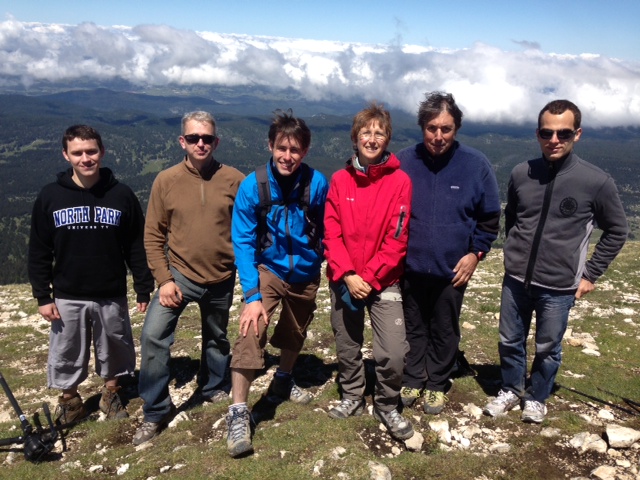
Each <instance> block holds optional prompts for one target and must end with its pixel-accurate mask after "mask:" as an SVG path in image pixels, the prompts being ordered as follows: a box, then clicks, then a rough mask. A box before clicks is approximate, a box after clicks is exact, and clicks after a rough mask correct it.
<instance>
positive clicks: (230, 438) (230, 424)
mask: <svg viewBox="0 0 640 480" xmlns="http://www.w3.org/2000/svg"><path fill="white" fill-rule="evenodd" d="M251 420H252V419H251V413H249V409H248V408H246V407H245V408H233V407H232V408H230V409H229V413H228V414H227V429H228V433H227V451H228V452H229V455H231V456H232V457H234V458H235V457H239V456H241V455H248V454H250V453H252V452H253V445H252V444H251Z"/></svg>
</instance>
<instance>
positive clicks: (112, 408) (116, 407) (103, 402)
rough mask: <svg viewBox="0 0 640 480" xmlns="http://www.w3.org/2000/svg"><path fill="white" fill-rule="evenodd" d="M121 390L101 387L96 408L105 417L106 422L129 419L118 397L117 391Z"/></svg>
mask: <svg viewBox="0 0 640 480" xmlns="http://www.w3.org/2000/svg"><path fill="white" fill-rule="evenodd" d="M121 388H122V387H107V386H106V385H105V386H104V387H102V396H101V397H100V403H99V404H98V406H99V407H100V410H102V412H103V413H104V414H105V415H106V416H107V420H112V419H116V420H121V419H123V418H128V417H129V414H128V413H127V410H126V409H125V408H124V405H122V402H121V401H120V396H119V395H118V390H120V389H121Z"/></svg>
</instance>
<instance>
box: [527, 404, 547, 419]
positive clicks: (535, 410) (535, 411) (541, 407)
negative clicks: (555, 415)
mask: <svg viewBox="0 0 640 480" xmlns="http://www.w3.org/2000/svg"><path fill="white" fill-rule="evenodd" d="M546 414H547V407H546V405H545V404H544V403H542V402H537V401H535V400H526V401H525V402H524V409H523V410H522V421H523V422H528V423H542V422H543V421H544V416H545V415H546Z"/></svg>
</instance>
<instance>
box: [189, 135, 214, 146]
mask: <svg viewBox="0 0 640 480" xmlns="http://www.w3.org/2000/svg"><path fill="white" fill-rule="evenodd" d="M184 139H185V141H186V142H187V143H188V144H190V145H195V144H196V143H198V142H199V141H200V140H202V143H204V144H205V145H211V144H212V143H213V142H214V141H215V140H216V136H215V135H198V134H197V133H191V134H189V135H184Z"/></svg>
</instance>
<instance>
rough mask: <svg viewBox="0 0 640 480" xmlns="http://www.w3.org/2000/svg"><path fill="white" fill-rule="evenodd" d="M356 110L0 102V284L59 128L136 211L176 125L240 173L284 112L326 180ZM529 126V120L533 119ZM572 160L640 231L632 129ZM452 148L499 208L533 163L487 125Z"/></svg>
mask: <svg viewBox="0 0 640 480" xmlns="http://www.w3.org/2000/svg"><path fill="white" fill-rule="evenodd" d="M364 105H365V102H353V101H350V102H346V101H342V100H340V99H335V100H334V101H331V102H310V101H306V100H305V99H304V98H302V97H301V96H300V95H299V93H298V92H296V91H294V90H292V89H289V90H284V91H278V92H274V91H271V90H268V89H265V88H249V87H239V88H235V89H232V88H205V87H193V88H191V89H181V90H171V89H168V88H167V89H164V90H158V89H156V90H154V91H153V92H150V93H139V92H135V91H122V90H112V89H107V88H97V89H75V90H66V91H51V92H49V93H46V94H42V95H21V94H4V95H0V125H2V128H1V129H0V176H1V178H2V180H3V181H2V186H1V187H0V200H1V201H0V284H6V283H13V282H18V283H22V282H25V281H26V266H25V255H26V245H27V238H28V230H29V221H30V220H29V217H30V212H31V208H32V204H33V201H34V199H35V197H36V195H37V193H38V191H39V190H40V189H41V188H42V186H43V185H44V184H46V183H49V182H51V181H54V179H55V174H56V173H57V172H58V171H61V170H63V169H65V168H66V167H67V165H66V162H65V161H64V159H63V158H62V155H61V153H60V151H61V144H60V139H61V136H62V133H63V131H64V130H65V129H66V127H68V126H69V125H72V124H76V123H88V124H90V125H93V126H94V127H96V128H97V129H98V130H99V131H100V132H101V134H102V136H103V139H104V142H105V146H106V150H107V154H106V156H105V159H104V165H105V166H108V167H111V168H112V169H113V170H114V172H115V174H116V176H117V178H119V179H120V180H122V181H123V182H125V183H127V184H128V185H130V186H131V187H132V188H133V189H134V191H135V192H136V193H137V194H138V195H139V197H140V199H141V202H142V203H143V205H146V201H147V198H148V194H149V190H150V187H151V184H152V182H153V179H154V178H155V175H156V174H157V172H158V171H160V170H161V169H163V168H166V167H167V166H169V165H172V164H175V163H177V162H178V161H180V159H181V158H182V156H183V151H182V149H181V148H180V146H179V144H178V142H177V137H178V136H179V134H180V121H181V117H182V115H183V114H184V113H185V112H187V111H192V110H207V111H211V112H212V113H213V114H214V116H215V117H216V121H217V125H218V134H219V136H220V138H221V143H220V146H219V148H218V149H217V150H216V154H215V156H216V158H217V159H218V160H219V161H221V162H222V163H226V164H229V165H232V166H235V167H236V168H238V169H240V170H241V171H243V172H245V173H248V172H250V171H252V170H253V169H254V168H255V166H257V165H259V164H262V163H265V162H266V161H267V160H268V158H269V151H268V149H267V131H268V126H269V123H270V118H271V116H272V113H273V111H274V110H276V109H278V108H280V109H284V110H286V109H289V108H291V109H292V110H293V112H294V114H296V115H298V116H300V117H302V118H304V119H305V120H306V121H307V123H308V125H309V127H310V129H311V131H312V141H311V148H310V151H309V155H308V156H307V159H306V161H308V163H309V164H310V165H311V166H313V167H315V168H317V169H319V170H320V171H322V172H323V173H324V174H325V175H326V176H327V177H329V176H330V175H331V174H332V173H333V172H335V171H336V170H338V169H340V168H342V167H343V166H344V163H345V161H346V160H347V159H348V157H349V156H350V155H351V154H352V152H353V148H352V145H351V140H350V129H351V121H352V118H353V115H354V114H355V113H356V112H357V111H359V110H360V109H361V108H363V106H364ZM391 114H392V118H393V139H392V142H391V144H390V150H392V151H398V150H400V149H401V148H403V147H406V146H409V145H413V144H415V143H416V142H420V141H421V140H422V134H421V132H420V129H419V127H418V126H417V124H416V117H415V115H409V114H407V113H406V112H402V111H396V110H392V111H391ZM533 120H535V119H533ZM584 130H585V132H584V134H583V137H582V139H581V141H580V142H579V143H578V144H577V147H576V151H577V152H578V154H579V155H580V156H582V157H583V158H585V159H586V160H588V161H590V162H592V163H594V164H596V165H598V166H599V167H601V168H602V169H604V170H605V171H607V172H608V173H610V174H611V175H612V176H613V177H614V179H615V180H616V182H617V184H618V188H619V190H620V193H621V196H622V199H623V202H624V204H625V208H626V209H627V214H628V216H629V221H630V224H631V226H632V229H633V230H634V231H636V230H640V221H639V220H638V211H639V209H640V129H638V128H611V129H599V130H593V129H588V128H585V129H584ZM458 139H459V140H460V141H462V142H463V143H466V144H468V145H470V146H472V147H475V148H478V149H479V150H481V151H482V152H484V153H485V154H486V155H487V156H488V158H489V159H490V161H491V162H492V164H493V166H494V168H495V171H496V175H497V177H498V181H499V184H500V191H501V195H502V197H503V199H504V195H505V193H506V183H507V180H508V175H509V172H510V171H511V169H512V168H513V166H514V165H515V164H516V163H518V162H521V161H524V160H527V159H530V158H533V157H537V156H538V155H539V146H538V143H537V141H536V139H535V124H533V123H531V124H528V125H524V126H522V125H489V124H474V123H472V122H468V121H463V126H462V129H461V131H460V132H459V135H458Z"/></svg>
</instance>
